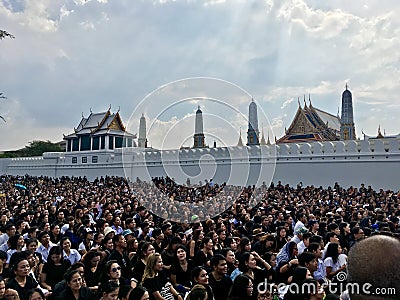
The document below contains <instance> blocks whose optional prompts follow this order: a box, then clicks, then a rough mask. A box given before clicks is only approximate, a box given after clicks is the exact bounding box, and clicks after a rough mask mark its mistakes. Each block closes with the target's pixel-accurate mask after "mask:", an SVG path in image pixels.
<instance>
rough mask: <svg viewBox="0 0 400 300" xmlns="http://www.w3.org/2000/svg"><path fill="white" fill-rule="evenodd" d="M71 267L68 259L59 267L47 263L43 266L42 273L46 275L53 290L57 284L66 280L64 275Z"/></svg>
mask: <svg viewBox="0 0 400 300" xmlns="http://www.w3.org/2000/svg"><path fill="white" fill-rule="evenodd" d="M70 266H71V263H70V261H69V260H68V259H67V260H64V262H63V263H62V264H61V265H59V266H55V265H53V264H49V263H48V262H47V263H45V264H44V265H43V269H42V273H44V274H46V283H47V284H48V285H50V286H51V288H52V289H53V288H54V286H55V285H56V284H57V283H59V282H60V281H62V280H63V279H64V274H65V273H66V272H67V270H68V268H69V267H70Z"/></svg>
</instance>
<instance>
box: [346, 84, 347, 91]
mask: <svg viewBox="0 0 400 300" xmlns="http://www.w3.org/2000/svg"><path fill="white" fill-rule="evenodd" d="M346 91H347V82H346Z"/></svg>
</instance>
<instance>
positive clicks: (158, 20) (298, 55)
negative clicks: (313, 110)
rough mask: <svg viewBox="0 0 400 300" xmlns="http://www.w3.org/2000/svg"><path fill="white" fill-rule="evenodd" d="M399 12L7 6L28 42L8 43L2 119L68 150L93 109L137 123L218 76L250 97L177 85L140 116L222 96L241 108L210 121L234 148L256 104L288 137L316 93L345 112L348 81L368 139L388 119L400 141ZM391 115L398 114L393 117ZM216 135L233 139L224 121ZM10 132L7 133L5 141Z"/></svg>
mask: <svg viewBox="0 0 400 300" xmlns="http://www.w3.org/2000/svg"><path fill="white" fill-rule="evenodd" d="M205 4H208V5H205ZM399 10H400V9H399V7H398V5H397V2H396V1H392V0H390V1H385V2H384V3H383V2H382V1H369V2H368V7H367V8H366V7H360V5H359V4H358V3H353V2H351V3H349V2H348V1H345V0H338V1H334V2H331V1H302V0H275V1H272V0H269V1H261V0H260V1H259V0H251V1H240V0H232V1H215V0H210V1H207V2H203V1H190V0H181V1H155V0H154V1H134V3H132V2H129V1H105V0H103V1H100V0H91V1H90V0H88V1H84V0H73V1H71V0H59V1H53V0H35V1H28V0H20V1H5V0H0V18H1V20H2V26H3V28H2V29H6V30H7V31H9V32H10V33H12V34H13V35H15V37H16V38H15V39H13V40H8V39H7V40H2V41H1V42H0V47H1V51H0V63H1V65H2V73H3V74H6V76H3V77H2V83H1V87H0V90H1V92H4V93H5V94H6V95H7V96H8V99H7V100H6V101H5V102H3V103H0V104H1V106H0V109H3V111H4V113H3V111H2V114H3V115H5V116H6V117H7V118H9V119H11V120H21V119H24V121H23V122H19V123H16V125H15V126H16V127H18V131H20V132H34V133H32V135H35V134H36V133H37V135H39V136H41V137H43V139H53V137H54V138H55V139H56V140H59V139H61V138H62V133H64V132H65V130H64V129H65V128H66V129H68V128H69V130H67V132H70V131H71V130H72V128H73V127H74V126H76V124H77V122H78V121H79V119H80V116H81V113H82V112H84V113H85V114H87V113H88V112H89V109H90V108H92V110H93V111H104V110H106V109H107V108H108V106H109V105H110V104H112V106H113V109H114V108H115V110H116V108H117V107H120V108H121V114H122V117H123V118H124V119H125V120H129V116H130V115H131V114H132V112H133V111H135V109H136V108H137V107H138V106H139V105H138V104H139V102H140V101H141V100H142V99H143V98H145V96H146V95H147V94H148V93H150V92H151V91H153V90H154V89H156V87H160V86H163V85H164V84H166V83H168V82H172V81H175V80H179V79H182V78H187V77H202V76H204V77H215V78H221V79H223V80H226V81H229V82H231V83H234V84H236V85H238V86H240V87H241V88H243V90H245V91H246V92H241V93H240V92H238V91H239V90H240V89H227V88H221V87H220V86H213V87H212V88H210V87H209V86H208V85H201V84H199V85H198V86H196V87H193V86H192V88H191V89H190V91H189V90H188V89H186V90H183V91H184V92H185V93H183V92H182V90H179V89H177V87H175V88H174V89H173V90H171V91H169V92H168V93H167V94H163V95H161V96H160V97H158V98H157V97H155V99H156V100H157V101H154V103H152V105H151V106H149V107H147V108H146V109H144V110H141V109H140V110H139V109H138V116H139V117H140V115H141V113H142V112H145V113H146V114H147V115H149V120H150V119H155V118H156V115H157V110H160V109H162V108H164V107H166V106H168V105H169V104H170V103H172V102H174V101H176V100H177V99H182V97H183V96H187V94H189V95H190V94H191V95H194V96H210V95H212V96H213V97H214V98H217V99H222V100H223V101H225V102H226V103H228V104H230V105H231V106H232V107H235V108H237V111H235V110H230V109H227V108H226V107H227V106H225V107H224V106H216V105H214V104H211V102H207V103H205V104H203V106H202V109H203V108H204V113H206V112H212V113H214V114H215V115H217V116H223V117H224V118H226V119H227V121H228V123H229V124H233V125H229V126H236V132H235V133H232V135H233V137H232V138H229V139H226V140H227V141H229V142H231V143H232V144H236V142H237V138H238V134H237V132H238V130H239V127H242V129H243V132H244V131H245V128H246V126H247V124H246V121H242V120H241V119H240V120H238V121H235V117H238V116H239V115H240V114H243V115H245V116H246V115H247V111H248V104H249V101H250V98H251V96H253V97H254V98H255V100H256V101H257V102H258V103H259V113H260V114H261V113H262V114H263V115H265V116H262V117H260V119H261V118H263V119H264V121H263V122H264V124H267V123H268V124H269V123H271V124H273V125H272V126H274V132H276V135H277V136H278V137H279V136H281V135H282V134H283V128H284V127H285V126H286V127H288V126H289V125H290V122H291V120H292V118H293V116H294V114H295V112H296V109H297V104H296V101H295V100H296V99H297V97H302V96H303V95H304V94H306V95H308V94H311V100H312V103H313V105H315V106H316V107H318V108H321V109H324V110H327V111H328V112H331V113H334V114H336V112H337V107H338V106H340V105H341V93H342V91H343V89H344V86H345V84H346V83H348V84H349V87H350V89H351V91H352V93H353V99H354V109H355V118H356V130H357V132H360V130H361V128H364V129H367V128H368V129H370V130H372V129H374V128H376V127H377V123H378V122H379V119H381V120H384V121H385V122H386V120H391V121H390V122H389V121H387V123H388V124H387V125H386V128H387V132H396V131H398V129H399V128H400V123H399V121H398V120H397V119H392V118H391V117H390V116H391V115H397V114H399V113H400V110H399V108H398V103H399V100H398V95H399V93H400V87H399V85H398V80H396V78H399V77H400V70H399V68H400V41H399V36H400V32H399V31H400V24H399V23H400V21H399V20H398V18H397V17H396V16H397V15H398V14H399V13H400V11H399ZM189 92H190V93H189ZM163 97H167V98H163ZM6 103H9V104H6ZM11 103H19V106H18V109H17V110H15V109H8V106H7V105H11ZM167 104H168V105H167ZM388 105H390V107H391V109H390V110H385V106H388ZM195 106H196V103H194V102H193V101H192V102H191V103H187V104H186V105H181V106H171V108H170V109H169V110H167V111H166V112H165V113H164V114H163V116H162V118H160V121H162V122H166V124H165V126H164V125H162V124H159V125H158V126H159V128H160V131H159V133H157V135H155V136H154V138H152V139H154V140H152V141H150V142H151V143H153V144H156V143H157V142H156V141H155V140H156V139H159V138H162V137H163V136H162V135H161V133H162V132H164V131H162V130H164V129H163V128H164V127H165V128H167V127H168V126H172V125H173V123H170V122H174V121H173V120H174V117H176V118H177V120H176V122H180V121H179V120H181V119H183V118H185V116H186V115H187V114H192V113H193V112H194V110H195V109H196V107H195ZM6 107H7V109H6ZM379 107H380V108H382V109H381V112H380V115H379V116H376V119H377V120H375V119H371V118H370V117H369V116H370V114H371V110H370V109H371V108H374V109H376V108H379ZM139 108H142V107H139ZM17 112H18V113H17ZM239 112H240V114H239ZM21 115H23V116H24V117H23V118H22V117H21ZM267 120H273V121H267ZM274 120H275V121H274ZM277 120H279V122H278V121H277ZM134 122H138V118H137V121H134ZM210 122H211V121H210ZM274 122H275V123H274ZM261 123H262V122H261V121H260V122H259V124H261ZM190 126H192V127H193V124H192V125H190ZM190 126H189V124H188V127H187V129H188V130H187V132H186V131H185V133H184V134H185V135H186V136H190V134H191V133H190V131H192V130H193V129H192V127H190ZM50 128H51V129H52V130H53V131H54V132H56V131H58V138H57V136H54V135H55V134H54V133H53V131H51V133H50V132H49V129H50ZM136 128H137V127H136ZM209 128H212V132H211V133H214V134H218V135H221V134H222V131H221V129H220V128H217V127H216V126H214V125H213V124H212V123H210V124H209ZM9 130H11V129H10V128H8V127H7V128H6V126H0V134H2V135H3V136H5V135H8V132H9ZM185 130H186V128H185ZM374 130H375V129H374ZM135 132H137V130H135ZM229 134H231V133H230V131H229V130H226V131H225V136H228V135H229ZM37 135H35V136H37ZM50 135H51V137H50ZM29 141H30V136H29V135H25V134H21V135H18V134H17V135H14V136H13V138H12V139H11V140H10V141H7V145H6V144H4V142H1V143H0V149H1V150H3V149H4V150H6V149H10V148H16V147H19V146H20V145H26V144H27V143H28V142H29ZM211 142H212V141H211Z"/></svg>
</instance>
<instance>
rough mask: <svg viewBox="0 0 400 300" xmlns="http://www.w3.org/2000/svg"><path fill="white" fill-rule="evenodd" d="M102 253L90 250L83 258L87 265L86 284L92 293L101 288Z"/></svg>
mask: <svg viewBox="0 0 400 300" xmlns="http://www.w3.org/2000/svg"><path fill="white" fill-rule="evenodd" d="M100 261H101V253H100V252H98V251H96V250H89V251H88V252H87V253H86V254H85V255H84V256H83V258H82V263H83V264H84V265H85V282H86V286H87V287H88V288H90V290H92V291H96V290H97V289H98V287H99V282H100V276H101V268H100Z"/></svg>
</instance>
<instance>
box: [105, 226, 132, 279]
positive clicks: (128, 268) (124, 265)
mask: <svg viewBox="0 0 400 300" xmlns="http://www.w3.org/2000/svg"><path fill="white" fill-rule="evenodd" d="M113 243H114V250H113V252H111V254H110V256H109V257H108V259H109V260H116V261H117V262H118V264H119V265H120V266H121V275H122V277H124V278H125V279H127V280H130V279H131V278H132V275H133V272H132V265H131V261H130V259H129V257H128V255H127V254H126V253H125V249H126V240H125V237H124V236H123V235H122V234H117V235H115V236H114V237H113Z"/></svg>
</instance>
